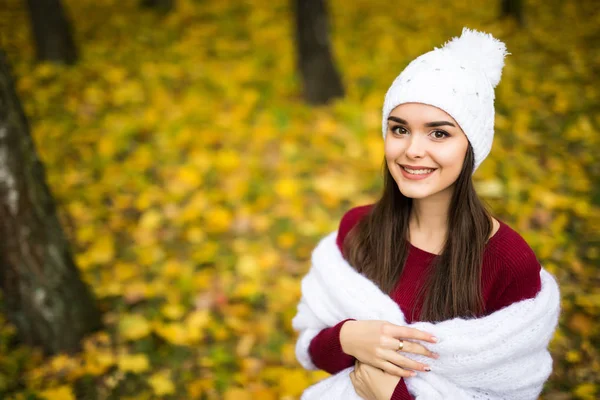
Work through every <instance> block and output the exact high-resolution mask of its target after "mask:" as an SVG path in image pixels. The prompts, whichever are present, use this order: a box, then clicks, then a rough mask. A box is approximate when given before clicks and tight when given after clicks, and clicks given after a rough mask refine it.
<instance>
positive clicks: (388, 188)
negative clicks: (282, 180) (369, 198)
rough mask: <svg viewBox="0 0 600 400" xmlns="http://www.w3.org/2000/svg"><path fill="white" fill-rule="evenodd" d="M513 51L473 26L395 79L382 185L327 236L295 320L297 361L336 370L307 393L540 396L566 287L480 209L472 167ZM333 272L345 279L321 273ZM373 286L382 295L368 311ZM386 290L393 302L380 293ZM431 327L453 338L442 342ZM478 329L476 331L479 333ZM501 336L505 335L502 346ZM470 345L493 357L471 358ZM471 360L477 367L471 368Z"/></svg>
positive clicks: (485, 140)
mask: <svg viewBox="0 0 600 400" xmlns="http://www.w3.org/2000/svg"><path fill="white" fill-rule="evenodd" d="M505 54H506V48H505V46H504V44H503V43H502V42H500V41H498V40H496V39H494V38H493V37H492V36H491V35H489V34H485V33H481V32H477V31H471V30H469V29H466V28H464V29H463V32H462V35H461V37H460V38H454V39H453V40H451V41H449V42H448V43H447V44H446V45H445V46H444V47H442V48H441V49H437V48H436V49H435V50H433V51H431V52H429V53H426V54H424V55H422V56H420V57H418V58H417V59H415V60H414V61H412V62H411V63H410V64H409V65H408V66H407V67H406V69H405V70H404V71H403V72H402V73H401V74H400V75H399V76H398V77H397V78H396V80H395V81H394V82H393V83H392V85H391V87H390V88H389V90H388V92H387V94H386V97H385V101H384V107H383V121H382V130H383V137H384V142H385V144H384V146H385V164H384V171H385V172H384V174H385V180H384V190H383V195H382V197H381V199H379V201H378V202H376V203H375V204H373V205H366V206H361V207H356V208H353V209H351V210H350V211H348V212H347V213H346V214H345V215H344V216H343V218H342V220H341V223H340V227H339V229H338V231H337V235H336V236H335V246H337V247H336V249H335V250H332V246H334V244H333V243H334V242H333V237H332V235H329V236H328V238H326V239H324V240H323V241H322V243H321V244H320V245H319V246H318V248H317V249H316V250H315V252H314V253H313V267H312V268H311V271H310V272H309V274H307V276H306V277H305V278H304V280H303V286H302V293H303V298H302V300H301V303H300V305H299V307H298V314H297V316H296V317H295V318H294V321H293V325H294V328H295V329H296V330H298V331H299V332H300V337H299V340H298V343H297V347H296V353H297V356H298V359H299V361H300V362H301V364H302V365H303V366H305V367H306V368H309V369H315V368H320V369H323V370H325V371H328V372H330V373H332V374H337V377H336V379H337V381H336V379H332V378H329V379H328V380H326V381H330V382H329V383H325V382H323V383H322V384H320V387H319V388H318V389H311V390H312V392H311V393H309V391H307V392H305V396H303V398H305V397H306V398H325V397H327V398H332V399H333V398H348V397H347V394H348V393H350V392H347V394H346V395H342V393H343V391H344V390H348V389H347V387H348V386H350V385H349V383H348V381H349V382H351V384H352V385H351V386H352V388H353V389H354V391H355V394H357V395H358V396H360V398H364V399H390V398H391V399H412V398H413V397H412V396H411V393H412V394H413V395H416V396H417V398H419V399H429V398H490V399H495V398H537V394H539V392H540V391H541V387H542V385H543V382H544V381H545V380H546V379H547V378H548V376H549V374H550V371H551V364H552V360H551V358H550V357H549V354H548V352H547V350H546V347H547V342H548V341H549V340H550V337H551V336H552V333H553V331H554V329H555V327H556V323H557V318H558V312H559V306H558V304H559V302H558V288H557V287H556V283H555V281H554V279H553V278H552V277H550V276H549V274H548V273H547V272H546V271H545V270H543V268H541V266H540V264H539V262H538V260H537V258H536V256H535V254H534V252H533V251H532V250H531V248H530V247H529V246H528V245H527V243H526V242H525V241H524V240H523V238H522V237H521V236H520V235H519V234H518V233H517V232H515V231H514V230H512V229H511V228H510V227H509V226H508V225H506V224H505V223H503V222H502V221H499V220H498V219H496V218H494V217H492V216H491V215H490V213H489V212H488V211H487V210H486V209H485V207H484V205H483V203H482V202H481V201H480V199H479V198H478V197H477V194H476V193H475V190H474V187H473V181H472V178H471V176H472V174H473V172H474V171H475V170H476V169H477V167H478V166H479V165H480V164H481V162H482V161H483V160H484V159H485V158H486V157H487V155H488V154H489V152H490V149H491V145H492V139H493V135H494V128H493V126H494V87H495V86H496V85H497V84H498V83H499V81H500V76H501V70H502V66H503V64H504V61H503V60H504V56H505ZM332 252H339V254H340V257H339V259H336V258H335V255H332ZM342 257H343V259H342ZM319 264H322V266H319ZM344 264H345V265H346V266H348V267H350V268H349V269H351V270H352V272H347V271H346V270H344ZM332 265H336V267H333V266H332ZM313 270H314V272H313ZM334 271H335V272H334ZM355 272H356V273H358V274H356V273H355ZM353 273H354V275H356V276H352V274H353ZM328 274H331V275H332V276H330V277H329V278H327V277H326V275H328ZM333 275H335V276H333ZM359 275H360V276H361V277H359ZM363 277H364V278H367V279H368V280H369V281H370V282H372V283H373V284H375V286H376V288H377V289H372V288H370V287H369V283H368V282H362V281H360V279H363V280H365V281H366V279H364V278H363ZM336 278H337V279H339V280H340V282H338V283H337V285H333V284H330V283H325V282H326V281H327V279H332V280H333V279H336ZM346 278H347V279H346ZM542 278H544V279H545V282H546V283H545V284H544V288H545V290H544V291H543V293H540V291H541V289H542V283H543V282H542ZM328 285H329V286H328ZM340 286H341V287H343V288H342V289H340V288H339V287H340ZM350 288H354V291H352V290H350ZM343 290H345V291H343ZM338 292H339V293H338ZM367 292H368V293H373V294H372V297H371V299H373V301H374V302H376V301H381V302H382V303H381V305H379V306H372V307H371V309H370V310H368V309H367V306H365V303H368V302H370V301H371V299H369V300H368V301H367V300H366V298H367V297H368V296H365V295H364V294H365V293H367ZM324 293H327V296H325V295H324ZM538 294H539V295H538ZM384 295H385V296H384ZM335 296H337V298H335ZM356 296H364V298H365V300H364V301H356V299H355V298H354V297H356ZM388 296H389V298H391V299H392V300H393V301H394V303H395V304H393V305H392V304H389V303H385V301H386V300H385V298H383V297H388ZM331 298H334V299H333V300H331ZM375 298H377V300H375ZM527 299H531V300H530V301H529V302H527V301H523V300H527ZM353 302H354V304H351V303H353ZM511 306H512V307H511ZM398 307H399V311H400V313H399V314H394V313H395V312H398V311H397V310H393V308H396V309H397V308H398ZM525 307H530V308H528V309H527V310H525ZM376 309H377V310H376ZM383 309H385V310H386V313H384V312H383V311H382V310H383ZM502 309H505V310H504V311H503V312H497V311H499V310H502ZM388 311H389V312H388ZM377 313H378V314H377ZM355 315H364V316H365V317H363V318H362V319H361V318H358V317H356V316H355ZM375 315H379V316H382V315H385V316H390V318H393V319H395V321H396V323H393V322H391V321H390V320H389V319H384V318H377V317H374V316H375ZM343 317H345V318H344V319H343V320H339V321H336V322H338V323H337V324H335V325H334V324H333V323H332V321H334V320H335V318H339V319H341V318H343ZM484 317H488V318H484ZM417 321H427V322H429V324H428V325H422V326H424V327H426V328H427V329H417V327H418V326H419V325H418V324H417ZM457 321H459V325H460V324H462V325H460V326H459V327H458V328H457V325H456V322H457ZM319 323H320V325H321V326H322V327H323V328H322V329H316V327H319ZM452 324H454V325H452ZM491 324H495V325H494V326H493V328H490V327H491V326H492V325H491ZM519 324H522V325H521V326H520V328H521V330H527V329H529V327H530V326H532V325H533V326H536V327H537V328H536V329H535V334H530V335H528V336H527V337H526V336H525V335H523V334H517V333H515V332H514V331H517V330H518V329H517V328H518V327H519ZM332 325H333V326H332ZM504 327H506V328H504ZM461 329H463V330H462V331H461ZM510 329H513V331H510V332H509V330H510ZM436 330H438V332H439V333H441V334H442V335H444V336H446V338H443V339H450V340H447V341H446V344H443V343H440V344H437V342H438V339H437V338H436V337H434V332H431V331H436ZM484 331H485V332H487V333H486V334H483V333H481V334H479V332H484ZM505 331H506V332H505ZM470 334H473V335H474V336H477V337H476V338H473V339H472V341H471V342H470V341H469V340H471V339H470V338H469V337H468V335H470ZM461 335H462V336H461ZM461 340H464V341H465V342H464V344H463V346H462V347H463V348H462V350H461V349H459V347H460V344H461ZM526 343H527V345H526ZM499 345H502V346H504V345H506V347H507V350H506V352H505V354H504V355H503V353H502V351H498V346H499ZM436 346H438V348H439V349H440V351H439V352H437V351H432V349H434V348H436ZM465 346H467V347H466V348H465ZM518 346H521V347H522V349H523V348H524V349H529V348H533V347H535V346H537V347H536V350H535V351H534V350H531V351H530V352H529V353H528V352H527V351H525V352H523V351H521V352H520V353H518V352H516V351H515V352H514V357H513V359H516V358H518V357H520V355H522V354H523V353H524V354H525V355H524V356H523V357H524V359H523V360H522V361H521V363H520V364H516V365H517V366H516V365H510V366H509V365H508V364H505V365H503V363H505V361H503V360H504V359H506V358H507V357H506V355H509V356H511V357H512V356H513V354H512V353H510V351H512V350H511V349H514V348H516V347H518ZM523 346H525V347H523ZM527 346H533V347H527ZM470 347H472V349H471V348H470ZM475 349H477V350H475ZM461 351H462V353H461ZM470 351H473V352H476V353H477V354H484V353H485V354H486V357H483V356H479V357H477V356H473V357H472V358H469V357H470V356H469V354H468V353H469V352H470ZM486 352H490V353H489V354H488V353H486ZM438 353H439V354H438ZM461 357H462V358H464V359H465V360H466V361H465V364H464V365H465V366H464V367H463V364H461V363H462V362H463V361H461ZM469 363H470V365H471V366H473V368H475V367H476V366H478V368H479V370H478V371H477V372H473V373H470V372H469V367H468V366H467V364H469ZM529 363H535V365H537V367H536V368H537V370H536V371H537V372H536V373H530V374H529V375H527V378H525V377H524V373H523V372H524V371H517V370H518V369H519V368H525V367H524V365H529ZM506 370H512V372H511V373H512V374H513V375H510V376H509V373H505V371H506ZM342 371H345V373H346V375H344V374H339V373H340V372H342ZM479 371H483V372H479ZM480 373H482V374H483V375H478V374H480ZM486 374H487V375H486ZM488 375H494V376H493V377H492V378H489V376H488ZM348 378H349V379H348ZM488 378H489V379H488ZM342 380H345V383H344V382H342ZM336 382H337V385H338V388H337V389H334V387H335V385H336ZM344 385H345V386H344ZM407 385H408V387H407ZM409 389H410V393H409ZM335 390H337V392H336V391H335ZM334 393H337V394H334Z"/></svg>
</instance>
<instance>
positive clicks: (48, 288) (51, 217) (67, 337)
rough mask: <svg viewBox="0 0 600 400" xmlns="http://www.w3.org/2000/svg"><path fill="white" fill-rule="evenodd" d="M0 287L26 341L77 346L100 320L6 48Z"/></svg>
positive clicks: (0, 114) (1, 68) (0, 118)
mask: <svg viewBox="0 0 600 400" xmlns="http://www.w3.org/2000/svg"><path fill="white" fill-rule="evenodd" d="M0 288H1V289H2V292H3V298H4V306H5V311H6V314H7V316H8V318H9V319H10V320H11V321H12V322H13V323H14V325H15V326H16V327H17V331H18V335H19V337H20V338H21V340H22V341H23V342H25V343H28V344H33V345H41V346H42V347H43V348H44V350H45V351H46V352H47V353H57V352H60V351H73V350H76V349H77V348H78V346H79V342H80V340H81V338H82V337H83V335H85V334H86V333H88V332H91V331H93V330H95V329H97V328H100V326H101V318H100V317H101V316H100V312H99V310H98V308H97V307H96V304H95V301H94V298H93V295H92V293H91V292H90V291H89V289H88V287H87V286H86V285H85V283H84V282H83V281H82V280H81V277H80V274H79V271H78V269H77V267H76V266H75V263H74V261H73V258H72V256H71V252H70V250H69V244H68V242H67V240H66V238H65V235H64V234H63V231H62V228H61V226H60V223H59V220H58V217H57V215H56V208H55V204H54V200H53V198H52V195H51V193H50V190H49V188H48V186H47V184H46V178H45V171H44V167H43V165H42V163H41V162H40V160H39V159H38V156H37V154H36V150H35V146H34V143H33V140H32V138H31V135H30V132H29V126H28V123H27V120H26V117H25V114H24V112H23V109H22V107H21V104H20V102H19V99H18V97H17V94H16V92H15V89H14V85H13V82H12V78H11V73H10V68H9V66H8V61H7V59H6V56H5V55H4V52H3V51H2V50H0Z"/></svg>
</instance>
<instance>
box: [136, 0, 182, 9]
mask: <svg viewBox="0 0 600 400" xmlns="http://www.w3.org/2000/svg"><path fill="white" fill-rule="evenodd" d="M173 3H174V0H141V1H140V5H141V6H142V7H147V8H154V9H157V10H159V11H162V12H169V11H171V10H172V9H173V6H174V4H173Z"/></svg>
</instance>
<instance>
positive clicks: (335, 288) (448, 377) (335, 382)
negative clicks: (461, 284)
mask: <svg viewBox="0 0 600 400" xmlns="http://www.w3.org/2000/svg"><path fill="white" fill-rule="evenodd" d="M336 236H337V232H336V231H334V232H332V233H330V234H328V235H327V236H326V237H324V238H323V239H322V240H321V241H320V242H319V244H318V245H317V247H316V248H315V249H314V250H313V253H312V257H311V259H312V265H311V268H310V270H309V271H308V273H307V274H306V275H305V276H304V278H303V279H302V284H301V285H302V298H301V300H300V302H299V304H298V308H297V314H296V315H295V317H294V318H293V320H292V326H293V328H294V330H295V331H297V332H299V336H298V340H297V342H296V357H297V359H298V361H299V362H300V364H301V365H302V366H303V367H304V368H306V369H308V370H316V369H317V367H316V366H315V365H314V364H313V363H312V361H311V358H310V354H309V353H308V347H309V345H310V342H311V340H312V339H313V338H314V337H315V336H316V335H317V334H318V333H319V332H320V331H321V330H322V329H324V328H326V327H330V326H334V325H335V324H337V323H338V322H340V321H343V320H344V319H347V318H354V319H357V320H386V321H389V322H391V323H393V324H397V325H406V326H410V327H413V328H416V329H419V330H422V331H425V332H428V333H431V334H433V335H435V336H437V337H438V338H439V342H438V343H436V344H431V343H425V342H424V343H423V345H424V346H425V347H427V348H428V349H430V350H431V351H435V352H437V353H439V354H440V358H439V359H437V360H436V359H431V358H428V357H424V356H420V355H416V354H412V353H403V355H405V356H407V357H409V358H411V359H414V360H417V361H421V362H424V363H427V364H429V365H430V366H431V369H432V370H431V372H418V373H417V376H415V377H409V378H404V379H405V382H406V385H407V388H408V390H409V392H410V393H411V394H412V395H413V396H415V398H416V399H417V400H438V399H440V400H441V399H480V400H482V399H490V400H492V399H493V400H500V399H506V400H508V399H510V400H530V399H537V398H538V395H539V393H540V392H541V390H542V388H543V385H544V382H545V381H546V380H547V379H548V377H549V376H550V373H551V372H552V358H551V356H550V353H549V352H548V349H547V346H548V343H549V341H550V340H551V338H552V336H553V334H554V330H555V329H556V325H557V323H558V316H559V313H560V293H559V289H558V285H557V283H556V280H555V278H554V277H553V276H552V275H551V274H550V273H549V272H547V271H546V270H545V269H544V268H542V269H541V272H540V277H541V281H542V288H541V290H540V292H539V293H538V294H537V295H536V297H534V298H533V299H526V300H522V301H519V302H517V303H513V304H511V305H510V306H508V307H505V308H503V309H501V310H498V311H496V312H494V313H492V314H490V315H487V316H484V317H480V318H476V319H461V318H455V319H452V320H446V321H441V322H438V323H428V322H416V323H412V324H407V323H406V320H405V318H404V315H403V313H402V311H401V309H400V307H399V306H398V305H397V304H396V303H395V302H394V301H393V300H392V299H391V298H390V297H389V296H388V295H386V294H384V293H383V292H382V291H381V290H380V289H379V288H378V287H377V286H376V285H375V284H374V283H373V282H371V281H370V280H369V279H367V278H366V277H364V276H363V275H362V274H359V273H357V272H356V271H355V270H354V269H353V268H352V266H351V265H350V264H348V262H347V261H346V260H345V259H344V258H343V256H342V254H341V252H340V251H339V248H338V247H337V245H336ZM352 370H353V367H350V368H346V369H345V370H343V371H340V372H339V373H337V374H335V375H333V376H331V377H329V378H326V379H324V380H322V381H320V382H318V383H317V384H315V385H313V386H311V387H309V388H308V389H306V390H305V391H304V393H303V395H302V400H312V399H331V400H335V399H344V400H346V399H350V400H351V399H356V400H359V399H360V397H359V396H358V395H357V394H356V392H355V391H354V387H353V386H352V382H351V381H350V377H349V374H350V372H351V371H352Z"/></svg>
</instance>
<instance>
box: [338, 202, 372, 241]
mask: <svg viewBox="0 0 600 400" xmlns="http://www.w3.org/2000/svg"><path fill="white" fill-rule="evenodd" d="M372 207H373V204H367V205H363V206H358V207H354V208H351V209H350V210H348V211H346V213H345V214H344V215H343V216H342V219H341V220H340V226H339V228H338V233H337V239H336V244H337V246H338V248H339V249H340V251H342V245H343V244H344V239H345V238H346V235H348V232H350V230H351V229H352V228H353V227H354V226H355V225H356V224H357V223H358V221H360V220H361V219H362V218H363V217H364V216H365V215H367V214H368V213H369V211H370V210H371V208H372Z"/></svg>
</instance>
